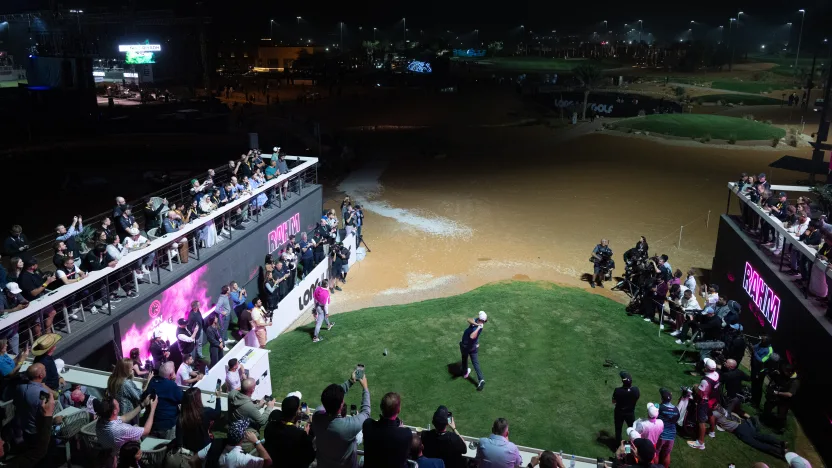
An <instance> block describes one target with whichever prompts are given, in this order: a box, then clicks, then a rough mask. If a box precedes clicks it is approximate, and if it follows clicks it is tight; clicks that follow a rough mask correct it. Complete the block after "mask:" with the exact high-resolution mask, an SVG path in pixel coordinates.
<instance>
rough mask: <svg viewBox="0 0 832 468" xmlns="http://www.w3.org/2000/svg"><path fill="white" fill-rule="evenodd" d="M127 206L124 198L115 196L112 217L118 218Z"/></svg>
mask: <svg viewBox="0 0 832 468" xmlns="http://www.w3.org/2000/svg"><path fill="white" fill-rule="evenodd" d="M128 207H129V205H127V201H125V200H124V197H116V206H115V208H113V218H115V219H118V218H119V217H121V213H122V212H124V209H125V208H128Z"/></svg>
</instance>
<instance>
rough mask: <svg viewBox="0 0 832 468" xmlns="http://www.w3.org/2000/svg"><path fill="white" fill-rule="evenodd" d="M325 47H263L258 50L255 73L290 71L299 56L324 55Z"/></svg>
mask: <svg viewBox="0 0 832 468" xmlns="http://www.w3.org/2000/svg"><path fill="white" fill-rule="evenodd" d="M325 51H326V48H325V47H319V46H310V47H300V46H261V47H260V48H258V49H257V63H256V65H255V67H254V71H257V72H267V71H279V72H282V71H284V70H288V69H290V68H292V64H293V63H294V62H295V60H297V59H298V56H299V55H301V54H303V53H304V52H306V53H307V54H309V55H314V54H316V53H324V52H325Z"/></svg>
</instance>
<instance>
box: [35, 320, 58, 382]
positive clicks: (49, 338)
mask: <svg viewBox="0 0 832 468" xmlns="http://www.w3.org/2000/svg"><path fill="white" fill-rule="evenodd" d="M59 341H61V335H58V334H57V333H47V334H45V335H42V336H40V337H39V338H38V339H36V340H35V342H34V343H33V344H32V355H33V356H34V357H35V363H39V364H42V365H43V367H45V368H46V377H44V379H43V383H44V385H46V386H47V387H49V389H50V390H52V391H53V392H56V391H58V390H60V388H59V385H60V380H61V376H60V374H58V367H57V366H56V365H55V358H53V357H52V354H54V353H55V347H56V346H57V345H58V342H59Z"/></svg>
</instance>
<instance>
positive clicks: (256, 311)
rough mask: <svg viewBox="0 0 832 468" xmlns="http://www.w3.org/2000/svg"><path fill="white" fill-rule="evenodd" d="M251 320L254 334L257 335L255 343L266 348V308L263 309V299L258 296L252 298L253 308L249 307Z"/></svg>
mask: <svg viewBox="0 0 832 468" xmlns="http://www.w3.org/2000/svg"><path fill="white" fill-rule="evenodd" d="M251 322H252V323H253V324H254V336H256V337H257V343H258V344H259V345H260V348H262V349H266V341H267V335H266V327H267V326H268V325H269V324H268V323H267V322H266V310H265V309H263V301H261V300H260V298H257V299H255V300H254V308H253V309H251Z"/></svg>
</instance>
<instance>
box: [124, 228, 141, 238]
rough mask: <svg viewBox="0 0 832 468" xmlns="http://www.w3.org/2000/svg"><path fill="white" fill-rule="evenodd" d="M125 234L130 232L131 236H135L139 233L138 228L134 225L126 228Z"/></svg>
mask: <svg viewBox="0 0 832 468" xmlns="http://www.w3.org/2000/svg"><path fill="white" fill-rule="evenodd" d="M127 234H130V235H131V236H136V235H138V234H139V230H138V229H136V228H134V227H131V228H127Z"/></svg>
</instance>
